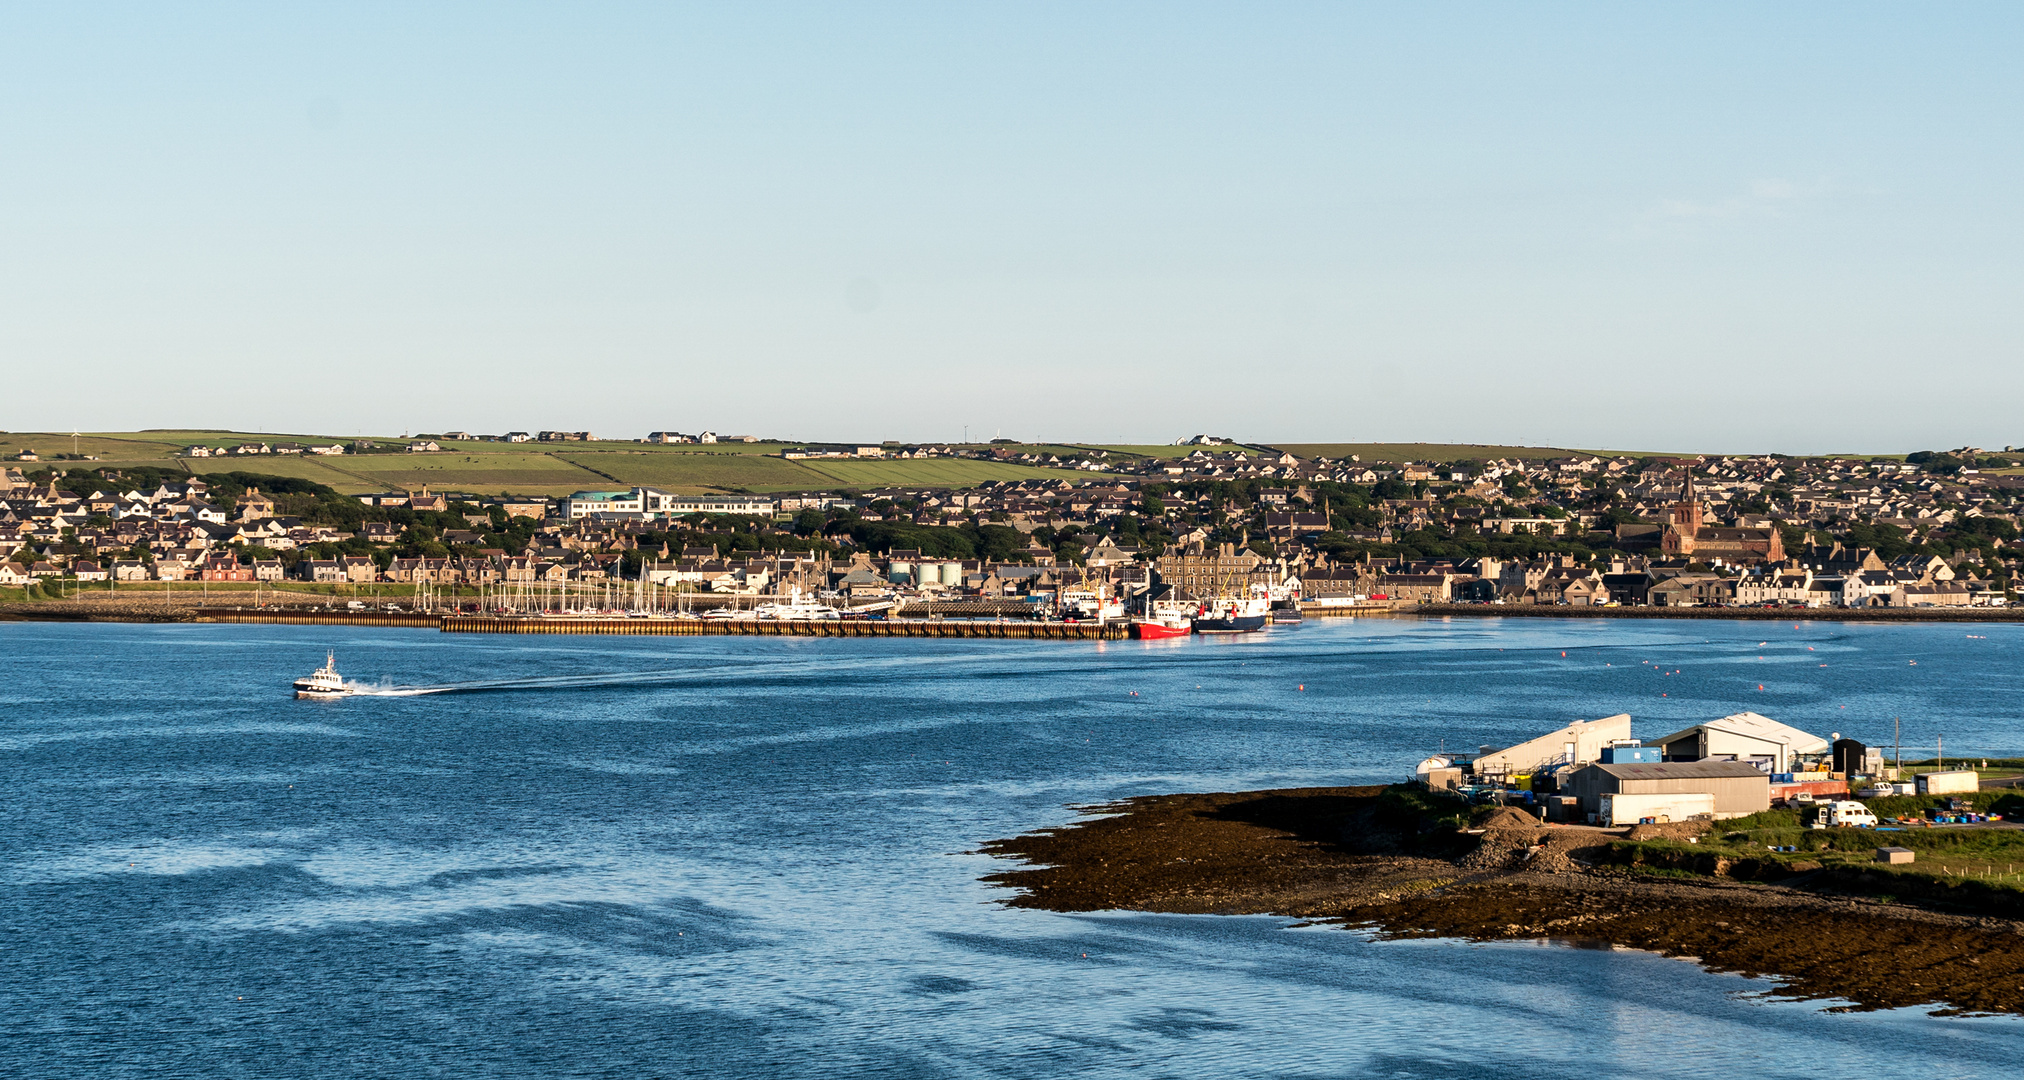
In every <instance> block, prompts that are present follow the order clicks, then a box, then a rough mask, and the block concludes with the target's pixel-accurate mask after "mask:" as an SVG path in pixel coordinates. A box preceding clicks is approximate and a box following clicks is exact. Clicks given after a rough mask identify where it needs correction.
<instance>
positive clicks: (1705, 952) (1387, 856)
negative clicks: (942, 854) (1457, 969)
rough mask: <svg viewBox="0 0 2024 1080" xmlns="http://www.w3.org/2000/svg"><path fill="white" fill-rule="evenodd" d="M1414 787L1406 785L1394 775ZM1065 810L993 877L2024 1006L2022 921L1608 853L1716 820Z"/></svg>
mask: <svg viewBox="0 0 2024 1080" xmlns="http://www.w3.org/2000/svg"><path fill="white" fill-rule="evenodd" d="M1401 792H1404V793H1407V794H1398V793H1401ZM1082 810H1083V812H1084V814H1085V815H1086V816H1085V818H1084V819H1083V820H1081V821H1077V822H1073V823H1071V824H1068V825H1065V826H1063V827H1061V828H1056V829H1048V830H1043V831H1040V832H1035V833H1030V834H1027V835H1025V836H1019V837H1014V838H1011V839H1005V840H996V841H992V842H991V843H989V844H986V845H984V847H983V848H982V851H983V852H984V853H986V854H991V855H996V856H1000V857H1004V858H1007V859H1016V860H1019V861H1021V862H1023V863H1024V864H1025V866H1024V867H1022V868H1019V869H1012V870H1007V871H1004V872H1002V873H997V874H993V875H990V876H989V877H988V878H986V879H985V880H987V881H990V882H992V883H994V884H997V885H1002V886H1005V887H1007V888H1010V889H1013V890H1016V892H1015V894H1014V895H1012V896H1011V897H1010V898H1009V899H1008V900H1007V901H1006V903H1008V904H1010V905H1012V906H1015V907H1031V908H1040V909H1044V910H1049V911H1098V910H1128V911H1152V912H1169V913H1182V914H1229V915H1240V914H1270V915H1282V916H1291V917H1296V918H1302V919H1313V920H1329V921H1335V922H1339V923H1342V924H1344V925H1346V926H1351V927H1356V928H1361V929H1364V930H1366V931H1368V932H1371V933H1373V934H1375V935H1377V936H1378V937H1380V938H1413V937H1453V938H1463V939H1468V940H1476V941H1491V940H1524V939H1561V940H1566V941H1570V942H1577V943H1588V944H1605V943H1606V944H1608V945H1615V946H1624V947H1629V948H1635V949H1643V950H1648V951H1651V952H1656V953H1660V954H1662V955H1666V956H1673V957H1679V958H1683V959H1689V960H1693V961H1696V962H1698V963H1700V964H1701V965H1702V966H1704V967H1706V968H1708V969H1710V970H1715V971H1733V972H1740V973H1743V974H1746V975H1751V976H1758V975H1763V976H1773V977H1775V978H1777V979H1778V980H1779V981H1780V986H1779V989H1778V991H1777V993H1778V994H1779V995H1780V996H1787V997H1793V998H1800V999H1816V1000H1837V999H1838V1000H1839V1001H1840V1002H1841V1004H1839V1005H1837V1006H1836V1007H1837V1008H1849V1009H1880V1008H1898V1007H1907V1006H1923V1007H1931V1008H1936V1009H1937V1010H1938V1011H1941V1012H1973V1013H2020V1014H2024V921H2019V920H2018V919H2015V918H2009V917H2002V916H1998V915H1990V914H1981V913H1976V912H1974V911H1961V910H1954V911H1949V910H1937V909H1935V908H1931V907H1920V906H1914V905H1911V904H1906V903H1898V902H1894V901H1891V900H1889V899H1888V898H1879V897H1876V896H1864V895H1855V894H1851V893H1848V892H1841V891H1836V890H1835V888H1834V885H1835V883H1836V882H1838V881H1844V880H1846V879H1845V878H1837V877H1835V876H1833V875H1831V874H1827V873H1823V874H1821V875H1818V876H1817V877H1816V879H1814V880H1809V879H1808V877H1807V875H1803V874H1802V875H1800V876H1798V877H1792V878H1788V879H1786V880H1785V881H1783V882H1781V883H1779V884H1767V883H1763V882H1755V881H1746V880H1736V879H1734V878H1731V877H1716V876H1709V877H1701V876H1698V875H1692V874H1687V873H1683V872H1677V871H1670V872H1669V871H1661V872H1660V873H1658V874H1654V873H1651V872H1649V871H1648V870H1646V869H1641V868H1638V867H1633V866H1625V865H1619V863H1618V861H1613V858H1614V856H1615V854H1616V851H1617V849H1616V848H1615V847H1613V845H1614V844H1615V843H1616V842H1617V841H1620V840H1625V839H1629V840H1644V839H1663V838H1672V839H1684V838H1685V837H1686V836H1688V835H1689V834H1692V833H1696V832H1700V831H1704V830H1705V828H1706V826H1705V825H1690V824H1686V823H1682V824H1679V825H1661V826H1638V827H1637V828H1636V829H1635V830H1631V831H1630V832H1629V833H1628V834H1626V833H1625V831H1624V830H1602V829H1592V828H1579V827H1545V826H1541V825H1538V824H1536V823H1535V822H1533V821H1531V820H1530V819H1529V818H1528V817H1527V816H1526V815H1524V814H1522V813H1519V812H1518V811H1516V810H1509V809H1505V810H1499V811H1496V812H1494V813H1493V815H1492V816H1491V818H1490V819H1489V820H1488V821H1487V822H1484V823H1482V824H1483V825H1484V826H1485V827H1483V828H1480V829H1479V830H1476V831H1469V830H1457V829H1456V828H1454V827H1453V825H1452V824H1446V825H1443V824H1441V823H1439V822H1437V821H1434V820H1432V817H1433V816H1434V815H1438V814H1439V813H1440V812H1441V811H1440V808H1439V807H1438V806H1432V805H1429V800H1428V798H1427V797H1426V796H1424V795H1420V794H1417V793H1412V792H1411V789H1401V788H1379V787H1341V788H1292V789H1283V790H1274V791H1250V792H1218V793H1205V794H1182V795H1155V796H1146V797H1143V798H1134V799H1127V800H1123V801H1121V802H1117V803H1109V804H1104V805H1100V806H1091V807H1084V808H1082Z"/></svg>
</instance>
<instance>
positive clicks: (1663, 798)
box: [1600, 791, 1715, 825]
mask: <svg viewBox="0 0 2024 1080" xmlns="http://www.w3.org/2000/svg"><path fill="white" fill-rule="evenodd" d="M1714 813H1715V796H1714V795H1713V794H1710V793H1707V792H1702V793H1698V794H1689V793H1686V792H1656V793H1651V794H1635V795H1625V794H1622V793H1620V792H1614V791H1609V792H1604V793H1603V795H1602V814H1601V815H1600V817H1601V822H1602V824H1604V825H1636V824H1638V823H1639V822H1644V821H1654V822H1665V821H1686V820H1688V819H1689V818H1692V817H1694V816H1696V815H1698V814H1707V815H1709V816H1711V817H1712V816H1713V815H1714Z"/></svg>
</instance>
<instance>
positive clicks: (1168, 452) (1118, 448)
mask: <svg viewBox="0 0 2024 1080" xmlns="http://www.w3.org/2000/svg"><path fill="white" fill-rule="evenodd" d="M1080 449H1085V450H1108V451H1110V452H1111V453H1113V454H1131V455H1132V456H1134V457H1149V458H1184V457H1187V456H1188V455H1189V454H1192V453H1194V452H1195V451H1197V450H1207V451H1208V452H1209V453H1211V454H1227V453H1229V452H1231V451H1233V450H1235V451H1240V452H1242V453H1245V454H1262V453H1264V451H1263V450H1261V449H1259V448H1258V447H1255V446H1238V445H1234V444H1229V445H1224V446H1166V445H1144V444H1125V443H1086V444H1084V445H1083V446H1082V447H1081V448H1080Z"/></svg>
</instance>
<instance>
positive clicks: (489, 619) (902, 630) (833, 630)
mask: <svg viewBox="0 0 2024 1080" xmlns="http://www.w3.org/2000/svg"><path fill="white" fill-rule="evenodd" d="M195 617H196V618H197V619H198V620H201V621H205V622H226V623H278V624H282V625H287V626H404V627H413V628H415V629H423V630H431V629H433V630H441V631H442V632H444V633H447V634H608V635H622V636H627V637H642V636H644V637H705V636H747V637H901V638H1011V639H1037V640H1043V641H1121V640H1124V639H1126V638H1129V637H1130V636H1131V627H1130V626H1129V625H1128V624H1126V623H1123V622H1108V623H1091V622H1073V623H1071V622H1048V621H1044V620H1039V619H1007V620H981V619H980V620H968V619H645V618H627V617H624V616H599V615H581V616H569V615H562V616H550V615H433V614H424V613H421V612H392V611H303V610H300V609H285V608H283V609H275V608H199V609H197V611H196V613H195Z"/></svg>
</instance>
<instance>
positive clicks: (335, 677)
mask: <svg viewBox="0 0 2024 1080" xmlns="http://www.w3.org/2000/svg"><path fill="white" fill-rule="evenodd" d="M349 693H351V687H349V686H346V685H345V683H344V677H343V676H342V675H339V674H338V673H337V654H336V653H334V652H333V653H327V654H325V655H324V658H323V666H322V667H320V668H317V669H316V670H315V671H312V672H310V673H309V674H308V675H305V676H303V677H302V678H300V679H297V680H295V696H296V697H299V698H334V697H343V696H345V695H346V694H349Z"/></svg>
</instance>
